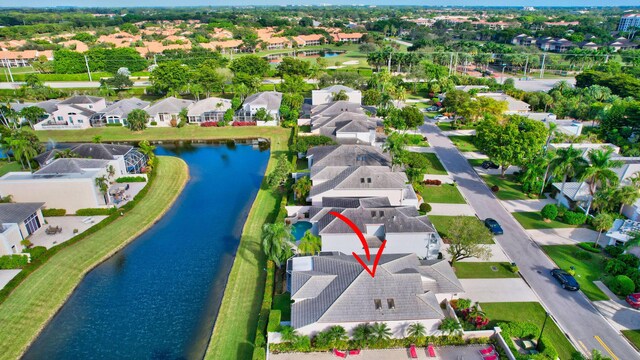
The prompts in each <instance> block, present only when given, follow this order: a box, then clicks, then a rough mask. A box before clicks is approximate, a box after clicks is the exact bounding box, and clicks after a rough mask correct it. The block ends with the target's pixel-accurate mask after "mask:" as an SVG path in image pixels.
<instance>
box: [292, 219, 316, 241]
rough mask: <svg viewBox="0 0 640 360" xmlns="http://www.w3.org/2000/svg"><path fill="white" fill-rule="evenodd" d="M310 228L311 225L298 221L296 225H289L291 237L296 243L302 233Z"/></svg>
mask: <svg viewBox="0 0 640 360" xmlns="http://www.w3.org/2000/svg"><path fill="white" fill-rule="evenodd" d="M311 226H312V225H311V223H310V222H308V221H298V222H297V223H295V224H293V225H291V233H292V234H293V237H295V238H296V241H298V240H300V239H302V237H303V236H304V233H306V232H307V230H309V229H311Z"/></svg>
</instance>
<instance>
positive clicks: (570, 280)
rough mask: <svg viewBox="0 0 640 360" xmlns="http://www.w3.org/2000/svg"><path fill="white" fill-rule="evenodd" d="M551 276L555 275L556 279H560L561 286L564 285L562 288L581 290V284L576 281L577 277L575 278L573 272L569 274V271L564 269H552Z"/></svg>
mask: <svg viewBox="0 0 640 360" xmlns="http://www.w3.org/2000/svg"><path fill="white" fill-rule="evenodd" d="M551 276H553V277H554V278H555V279H556V280H558V282H559V283H560V286H562V288H563V289H565V290H570V291H578V290H580V284H578V281H576V278H574V277H573V276H572V275H571V274H569V273H568V272H566V271H564V270H562V269H553V270H551Z"/></svg>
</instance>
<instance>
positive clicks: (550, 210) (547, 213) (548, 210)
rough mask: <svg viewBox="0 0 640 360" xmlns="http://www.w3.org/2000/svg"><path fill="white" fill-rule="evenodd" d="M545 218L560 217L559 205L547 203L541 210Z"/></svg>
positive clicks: (553, 218)
mask: <svg viewBox="0 0 640 360" xmlns="http://www.w3.org/2000/svg"><path fill="white" fill-rule="evenodd" d="M540 215H541V216H542V218H543V219H549V220H555V219H556V217H558V207H557V206H556V205H555V204H547V205H545V206H544V207H543V208H542V211H540Z"/></svg>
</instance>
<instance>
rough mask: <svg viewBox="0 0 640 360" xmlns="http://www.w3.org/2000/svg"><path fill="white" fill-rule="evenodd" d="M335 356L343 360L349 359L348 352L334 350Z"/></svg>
mask: <svg viewBox="0 0 640 360" xmlns="http://www.w3.org/2000/svg"><path fill="white" fill-rule="evenodd" d="M333 355H335V356H337V357H339V358H343V359H344V358H346V357H347V353H346V352H342V351H339V350H338V349H333Z"/></svg>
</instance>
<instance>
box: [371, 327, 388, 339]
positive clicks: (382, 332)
mask: <svg viewBox="0 0 640 360" xmlns="http://www.w3.org/2000/svg"><path fill="white" fill-rule="evenodd" d="M371 338H372V339H373V340H374V341H376V342H379V341H387V340H389V339H391V329H389V326H388V325H387V324H386V323H379V322H376V323H373V325H371Z"/></svg>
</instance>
